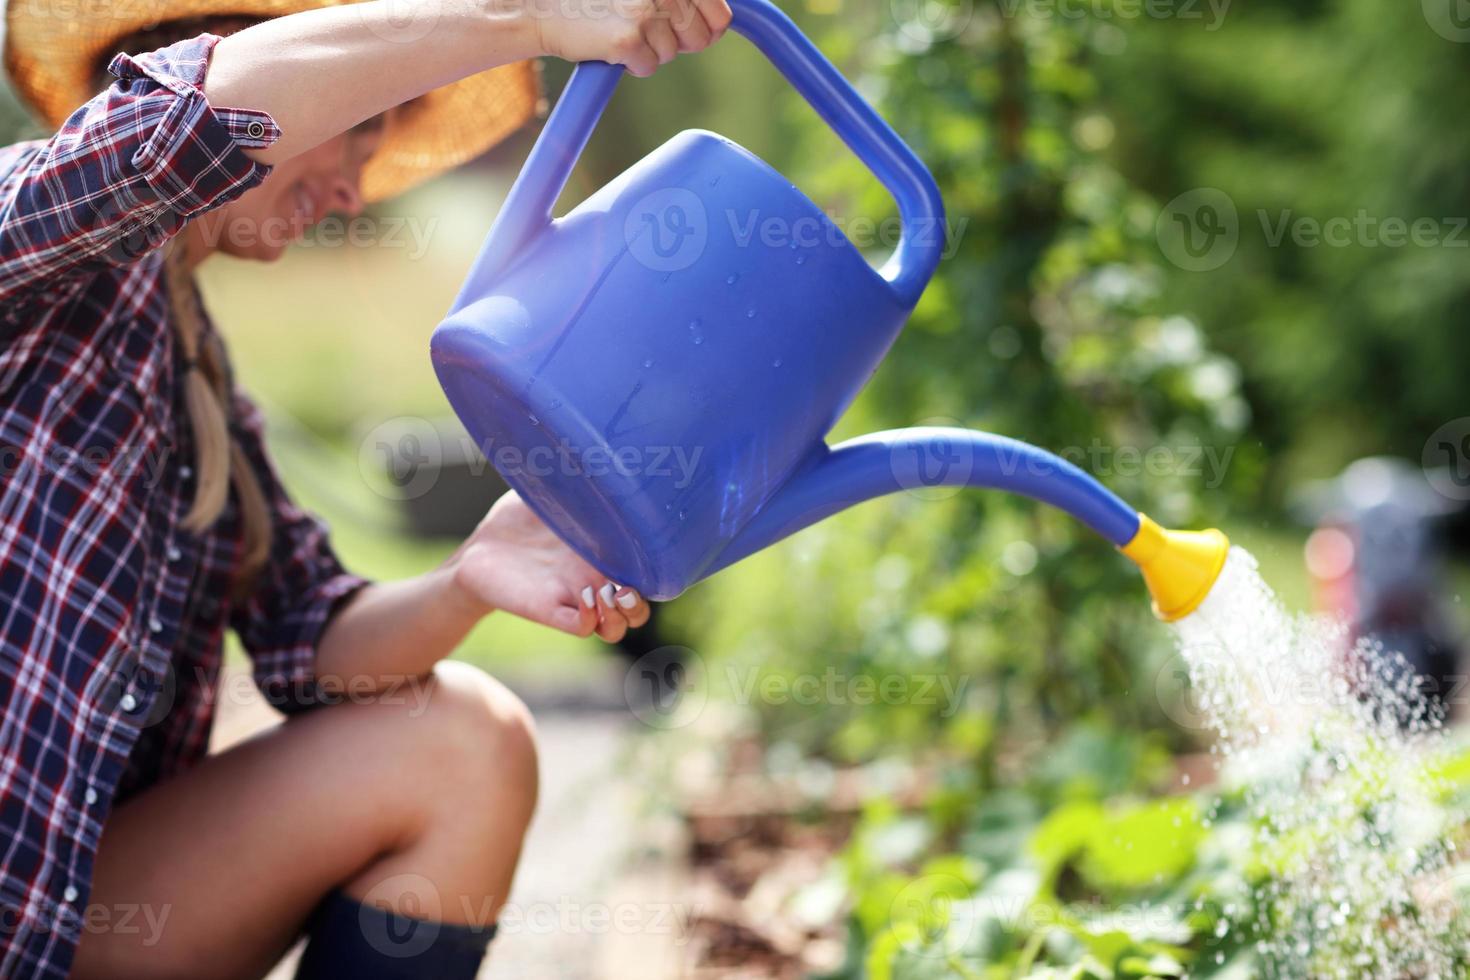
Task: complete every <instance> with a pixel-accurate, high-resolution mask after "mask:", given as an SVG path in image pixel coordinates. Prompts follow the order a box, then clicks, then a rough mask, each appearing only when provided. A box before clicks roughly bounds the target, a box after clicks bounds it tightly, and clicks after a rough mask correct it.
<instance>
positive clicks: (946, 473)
mask: <svg viewBox="0 0 1470 980" xmlns="http://www.w3.org/2000/svg"><path fill="white" fill-rule="evenodd" d="M958 486H968V487H986V488H993V489H999V490H1007V491H1010V492H1012V493H1019V494H1022V495H1024V496H1027V497H1031V498H1032V499H1034V500H1039V501H1041V502H1043V503H1047V504H1051V505H1052V506H1054V507H1057V508H1060V509H1061V510H1063V511H1066V512H1067V513H1069V514H1071V515H1072V516H1073V517H1075V518H1077V519H1078V520H1079V521H1081V522H1082V523H1084V524H1086V525H1087V526H1088V527H1090V528H1092V529H1093V530H1094V531H1096V532H1097V533H1098V534H1100V535H1102V536H1103V537H1104V538H1107V539H1108V540H1109V541H1111V542H1112V543H1113V544H1114V545H1116V546H1117V548H1118V549H1119V550H1120V551H1122V552H1123V554H1125V555H1126V556H1128V557H1129V558H1130V559H1132V560H1133V561H1134V562H1135V563H1136V564H1137V565H1138V566H1139V568H1140V569H1141V570H1142V571H1143V575H1144V581H1145V583H1146V584H1147V586H1148V589H1149V592H1150V593H1151V594H1152V596H1153V599H1154V613H1155V615H1157V616H1158V617H1159V618H1160V619H1163V620H1166V621H1172V620H1176V619H1180V618H1182V617H1184V616H1187V615H1188V614H1189V613H1191V612H1193V611H1194V610H1195V609H1196V608H1197V607H1198V606H1199V604H1200V602H1201V601H1203V599H1204V597H1205V595H1206V594H1208V593H1209V591H1210V588H1211V587H1212V586H1213V585H1214V582H1215V579H1216V578H1217V577H1218V576H1219V574H1220V570H1221V568H1222V567H1223V566H1224V563H1225V555H1226V552H1227V551H1228V549H1229V542H1228V541H1227V540H1226V538H1225V535H1224V534H1222V533H1220V532H1219V531H1215V530H1210V531H1170V530H1166V529H1165V528H1162V527H1160V526H1159V525H1158V524H1156V523H1155V522H1154V521H1152V520H1150V519H1149V518H1148V517H1146V516H1145V515H1143V514H1140V513H1139V512H1138V511H1136V510H1134V509H1133V508H1132V507H1130V506H1129V505H1128V504H1127V503H1125V502H1124V501H1123V500H1122V499H1121V498H1119V497H1118V496H1117V495H1116V494H1114V493H1113V492H1112V491H1111V490H1108V489H1107V488H1106V487H1104V486H1103V485H1102V484H1101V483H1099V482H1098V481H1097V480H1096V479H1095V478H1094V477H1092V476H1091V475H1090V474H1088V473H1086V472H1084V471H1083V470H1082V469H1080V468H1078V467H1077V466H1075V465H1073V464H1072V463H1069V462H1067V461H1066V460H1065V459H1062V458H1061V457H1060V456H1057V455H1055V454H1053V453H1049V452H1047V451H1046V450H1044V449H1040V448H1038V447H1036V446H1033V445H1030V444H1029V443H1025V442H1020V441H1019V440H1016V439H1010V438H1007V437H1005V436H998V435H994V434H992V433H988V432H977V431H973V430H970V429H958V428H948V427H926V428H912V429H899V430H894V431H890V432H877V433H874V434H872V435H868V436H862V437H860V438H857V439H853V440H850V441H848V442H844V443H842V444H841V445H838V446H836V447H833V448H830V449H829V448H827V447H826V446H821V447H819V449H818V451H817V452H816V453H814V454H813V455H812V457H810V458H809V459H808V460H807V461H806V462H805V463H804V464H803V465H802V466H801V467H799V468H798V469H797V471H796V473H795V474H793V475H792V477H791V478H790V479H789V480H788V481H787V482H786V483H785V484H784V485H783V486H782V487H781V488H780V489H779V490H778V491H777V492H776V494H775V495H774V496H773V497H772V498H771V499H770V500H769V501H767V502H766V504H765V505H764V506H763V507H762V508H761V509H760V510H759V512H758V513H757V514H756V515H755V517H754V518H753V519H752V520H751V522H750V523H749V524H748V525H746V527H745V528H743V529H742V530H741V532H740V533H739V534H738V535H737V536H736V537H735V538H734V539H733V540H732V541H731V542H730V544H729V545H728V546H726V548H725V549H724V550H723V551H722V552H721V553H720V555H719V556H718V558H717V559H716V560H715V562H714V564H713V565H712V566H711V567H710V568H709V569H708V570H707V572H706V574H708V573H709V572H714V571H716V570H718V569H720V568H723V567H725V566H726V565H730V564H733V563H734V562H736V561H739V560H740V559H741V558H744V557H746V556H747V555H750V554H753V553H755V552H757V551H759V550H761V549H762V548H765V547H766V546H767V545H770V544H772V543H774V542H776V541H778V540H780V539H781V538H784V537H786V536H787V535H789V534H793V533H795V532H796V531H799V530H801V529H802V528H804V527H806V526H807V525H809V524H814V523H816V522H817V521H819V520H822V519H823V518H825V517H827V516H829V515H831V514H834V513H836V512H837V511H839V510H843V509H845V508H847V507H850V506H852V505H853V504H856V503H860V502H861V501H864V500H869V499H871V498H873V497H879V496H883V495H885V494H889V493H895V492H898V491H900V490H904V491H911V492H914V493H917V494H919V495H921V496H926V495H928V494H929V493H930V492H932V491H933V490H934V489H936V488H939V487H958Z"/></svg>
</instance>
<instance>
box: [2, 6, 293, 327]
mask: <svg viewBox="0 0 1470 980" xmlns="http://www.w3.org/2000/svg"><path fill="white" fill-rule="evenodd" d="M219 40H220V39H219V38H218V37H216V36H215V35H213V34H202V35H200V36H199V37H196V38H192V39H189V40H186V41H180V42H179V43H177V44H173V45H170V46H169V47H166V48H162V49H160V50H158V51H153V52H150V53H148V54H143V55H137V56H128V55H123V54H120V55H118V56H117V57H115V58H114V59H113V60H112V63H111V64H110V65H109V67H108V71H109V72H111V73H112V75H113V76H114V77H115V81H114V82H113V83H112V84H111V85H109V86H108V87H107V88H106V89H104V90H103V91H102V92H100V93H99V94H98V95H96V96H95V97H94V98H92V99H91V100H90V101H88V102H87V103H85V104H84V105H82V106H81V107H80V108H78V109H77V110H76V111H75V112H74V113H72V115H71V116H70V117H68V118H67V120H66V121H65V122H64V123H62V125H61V128H60V129H59V130H58V131H57V133H56V135H55V136H53V137H51V139H49V140H42V141H37V142H35V143H33V144H30V145H28V146H27V148H26V149H25V150H24V152H21V153H19V154H17V155H15V156H14V157H13V158H12V159H11V160H9V161H8V164H9V165H8V166H7V167H6V169H5V171H4V173H0V298H4V297H7V296H10V295H12V294H15V293H18V292H20V291H22V290H24V289H26V288H27V287H29V286H32V285H34V284H36V283H38V282H41V281H43V280H48V279H51V278H53V277H56V276H61V275H65V274H67V273H70V272H72V271H75V270H77V269H78V268H81V267H85V266H86V264H87V263H89V262H92V261H104V262H110V263H113V264H125V263H127V262H131V261H133V260H135V259H137V258H138V257H139V256H141V255H143V254H145V253H147V252H150V251H152V250H153V249H155V248H158V247H159V246H161V245H162V244H164V243H165V242H167V241H168V240H169V239H170V238H172V237H173V236H174V235H176V234H178V232H179V231H180V230H181V229H182V228H183V226H184V224H185V223H186V222H187V221H188V219H189V218H191V217H193V216H195V215H197V214H199V213H201V212H203V211H206V210H208V209H210V208H213V207H218V206H219V205H221V204H224V203H227V202H228V201H231V200H234V199H235V198H237V197H239V196H240V194H242V193H244V192H245V191H246V190H248V189H249V188H251V187H253V186H255V185H256V184H258V183H260V182H261V181H262V180H264V179H265V177H266V176H267V175H268V174H269V173H270V169H271V168H270V167H269V166H268V165H266V164H262V163H259V162H257V161H256V160H254V159H253V158H251V156H250V155H249V154H248V153H246V152H245V151H246V150H247V149H252V148H262V147H266V146H269V145H271V144H272V143H274V142H275V141H276V140H277V139H278V138H279V137H280V135H281V132H280V129H279V128H278V127H277V126H276V123H275V120H274V119H272V118H271V116H270V115H269V114H268V113H265V112H260V111H256V110H251V109H233V108H225V107H216V106H212V105H210V103H209V101H208V99H206V98H205V96H204V90H203V88H202V86H203V83H204V77H205V73H206V71H207V70H208V67H209V59H210V57H211V55H212V54H213V52H214V47H215V45H216V44H218V43H219Z"/></svg>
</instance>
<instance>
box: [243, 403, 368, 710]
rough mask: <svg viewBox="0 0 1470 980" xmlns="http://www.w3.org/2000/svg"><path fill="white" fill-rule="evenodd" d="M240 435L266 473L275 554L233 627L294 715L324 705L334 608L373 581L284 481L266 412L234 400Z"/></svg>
mask: <svg viewBox="0 0 1470 980" xmlns="http://www.w3.org/2000/svg"><path fill="white" fill-rule="evenodd" d="M235 438H236V439H237V440H238V441H239V443H240V447H241V449H242V450H243V451H244V452H245V455H246V456H247V457H248V458H249V460H250V462H251V464H252V466H253V467H254V468H255V471H256V474H257V476H258V477H259V478H260V483H261V489H262V490H263V491H264V492H265V496H266V501H267V503H268V504H269V507H270V511H271V519H272V538H271V549H270V557H269V558H268V559H267V561H266V565H265V567H264V568H263V569H262V570H261V572H260V575H259V577H258V578H257V579H256V582H255V587H254V590H253V591H252V592H251V594H250V595H249V596H248V597H246V598H245V599H244V600H242V601H240V602H237V603H236V605H235V606H234V608H233V612H232V613H231V618H230V625H231V627H232V628H233V629H234V630H235V632H236V634H237V635H238V636H239V637H240V642H241V643H242V644H243V645H244V647H245V650H246V652H247V653H248V654H249V655H250V659H251V662H252V664H253V667H254V676H255V683H256V686H258V687H259V688H260V690H261V692H262V693H263V694H264V695H265V697H266V699H267V700H268V701H270V702H271V703H272V704H273V705H275V706H276V707H277V708H279V709H280V710H282V711H285V712H287V713H291V712H293V711H297V710H300V709H302V708H306V707H310V706H312V705H314V704H317V703H319V701H320V698H319V697H318V695H317V691H316V672H315V664H316V648H317V643H318V642H319V640H320V639H321V636H322V633H323V631H324V630H325V629H326V627H327V624H328V623H329V622H330V621H331V618H332V616H333V614H335V613H336V612H337V611H338V610H339V609H340V608H341V607H342V606H343V605H344V604H345V603H346V602H347V600H348V599H350V598H351V597H352V596H353V595H354V594H356V592H357V591H358V590H359V589H361V588H362V587H363V586H365V585H367V584H368V580H367V579H365V578H362V577H360V576H357V575H353V574H352V573H350V572H348V571H347V570H346V569H344V568H343V567H342V564H341V562H339V561H338V560H337V556H336V554H335V553H334V552H333V551H332V547H331V543H330V541H329V540H328V535H327V527H326V525H325V524H324V523H323V522H322V521H321V520H320V519H319V518H317V517H316V516H314V515H312V514H310V513H308V512H307V511H305V510H302V509H301V508H300V507H298V506H297V505H296V504H295V503H293V502H292V500H291V498H290V497H289V496H288V495H287V493H286V491H285V488H284V487H282V486H281V482H280V479H279V478H278V476H277V474H276V471H275V467H274V465H273V464H272V463H271V461H270V459H269V457H268V456H267V454H266V452H265V445H264V442H263V439H262V421H261V417H260V412H259V410H258V409H257V408H256V407H255V406H254V404H252V403H251V402H250V401H249V400H248V399H247V398H245V397H244V396H243V395H239V396H237V397H236V399H235Z"/></svg>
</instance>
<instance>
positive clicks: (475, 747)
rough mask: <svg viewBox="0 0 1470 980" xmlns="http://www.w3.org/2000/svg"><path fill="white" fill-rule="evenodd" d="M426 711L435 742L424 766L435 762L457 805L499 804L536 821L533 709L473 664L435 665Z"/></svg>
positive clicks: (422, 760)
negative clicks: (532, 817) (533, 814)
mask: <svg viewBox="0 0 1470 980" xmlns="http://www.w3.org/2000/svg"><path fill="white" fill-rule="evenodd" d="M423 717H424V720H425V722H427V725H426V728H425V734H426V736H427V737H428V740H429V743H430V744H429V745H428V746H426V747H425V750H426V751H425V754H424V757H421V758H420V759H419V760H418V764H420V765H426V766H430V767H432V769H433V771H434V772H435V773H436V774H437V775H438V776H439V777H440V780H441V781H442V783H443V784H444V786H445V790H446V793H447V794H448V795H449V796H450V797H451V801H452V802H451V801H446V802H451V805H453V806H455V807H456V808H461V809H462V808H463V807H465V806H474V805H476V804H477V803H483V804H485V805H492V804H493V805H494V806H495V807H496V808H497V809H499V810H500V813H501V816H502V817H504V816H507V815H509V814H511V813H517V812H519V813H522V814H523V815H524V817H523V819H524V820H525V821H526V822H529V821H530V818H531V812H532V811H533V810H534V809H535V805H536V793H537V786H538V775H537V760H536V730H535V724H534V723H533V721H532V719H531V712H530V709H529V708H527V707H526V705H525V704H524V703H523V702H522V701H521V699H520V698H518V697H516V695H515V694H514V693H512V692H511V691H510V689H509V688H507V687H506V686H505V685H504V684H502V683H500V682H499V681H497V680H495V679H494V678H493V677H491V676H490V675H489V674H486V673H485V672H484V671H482V670H480V669H479V668H477V667H473V666H470V665H469V664H464V663H457V662H452V661H446V662H444V663H441V664H439V665H438V666H437V667H435V669H434V678H433V681H432V683H431V685H430V686H429V688H428V690H427V696H426V698H425V701H424V708H423Z"/></svg>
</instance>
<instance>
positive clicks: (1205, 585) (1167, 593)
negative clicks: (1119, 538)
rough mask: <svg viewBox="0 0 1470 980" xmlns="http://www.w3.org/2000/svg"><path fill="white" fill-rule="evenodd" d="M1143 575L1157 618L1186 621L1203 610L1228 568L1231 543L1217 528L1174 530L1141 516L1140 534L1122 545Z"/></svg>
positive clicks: (1122, 550) (1120, 549) (1121, 549)
mask: <svg viewBox="0 0 1470 980" xmlns="http://www.w3.org/2000/svg"><path fill="white" fill-rule="evenodd" d="M1118 550H1119V551H1121V552H1123V554H1125V555H1127V556H1128V557H1129V558H1130V559H1132V560H1133V562H1134V563H1135V564H1137V565H1138V568H1139V570H1140V571H1142V572H1143V581H1144V584H1146V585H1147V586H1148V591H1149V593H1150V594H1151V595H1152V596H1153V600H1154V615H1156V616H1158V617H1159V618H1160V619H1162V620H1164V621H1165V622H1173V621H1175V620H1177V619H1183V618H1184V617H1185V616H1188V615H1189V614H1190V613H1192V612H1194V611H1195V610H1196V609H1198V608H1199V604H1200V603H1201V602H1203V601H1204V598H1205V596H1207V595H1209V593H1210V589H1212V588H1214V586H1215V580H1216V579H1218V578H1219V577H1220V572H1221V570H1222V569H1223V568H1224V567H1225V556H1226V555H1227V554H1228V553H1229V551H1230V542H1229V540H1227V539H1226V537H1225V535H1224V534H1222V533H1221V532H1219V531H1217V530H1214V529H1213V528H1212V529H1210V530H1208V531H1171V530H1169V529H1168V528H1164V527H1160V526H1159V525H1158V524H1156V523H1154V522H1153V521H1152V520H1150V519H1149V518H1148V517H1147V515H1143V514H1140V515H1139V523H1138V534H1137V535H1135V536H1134V538H1133V540H1132V541H1130V542H1128V543H1127V544H1125V545H1122V546H1121V547H1120V548H1119V549H1118Z"/></svg>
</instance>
